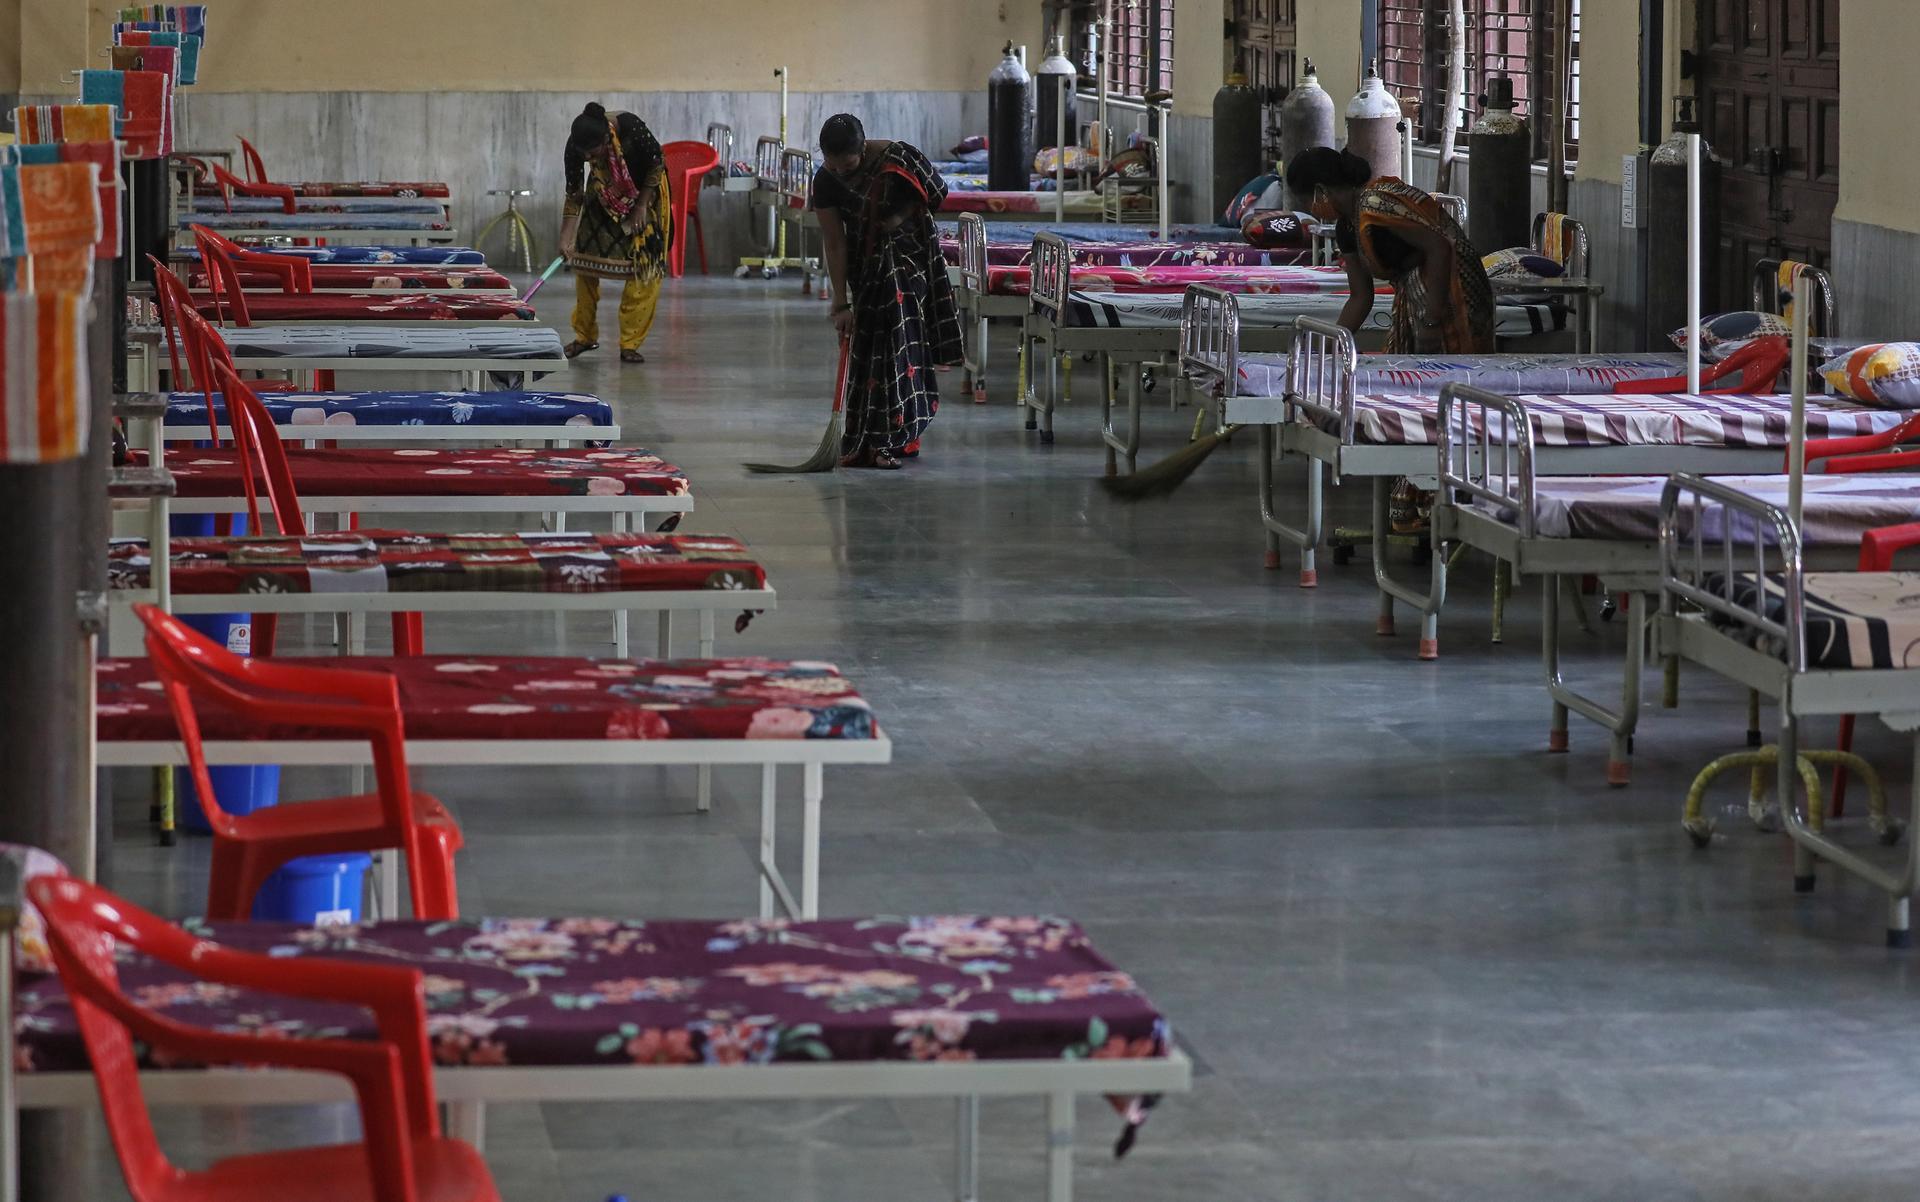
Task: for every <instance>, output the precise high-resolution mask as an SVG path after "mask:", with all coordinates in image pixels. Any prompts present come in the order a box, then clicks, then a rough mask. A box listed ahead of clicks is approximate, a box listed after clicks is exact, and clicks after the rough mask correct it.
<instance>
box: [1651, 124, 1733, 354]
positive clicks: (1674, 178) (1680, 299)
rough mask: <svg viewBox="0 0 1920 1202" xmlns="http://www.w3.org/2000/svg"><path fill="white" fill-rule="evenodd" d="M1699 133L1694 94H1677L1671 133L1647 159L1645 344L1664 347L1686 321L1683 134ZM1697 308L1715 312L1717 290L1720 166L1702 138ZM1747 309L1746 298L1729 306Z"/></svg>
mask: <svg viewBox="0 0 1920 1202" xmlns="http://www.w3.org/2000/svg"><path fill="white" fill-rule="evenodd" d="M1699 132H1700V123H1699V121H1697V120H1696V119H1695V118H1694V114H1693V100H1692V97H1688V96H1683V97H1680V98H1679V107H1678V110H1677V115H1676V116H1675V118H1674V122H1673V136H1672V137H1670V138H1668V139H1667V140H1666V141H1664V142H1662V143H1660V145H1659V146H1658V147H1656V148H1655V149H1654V152H1653V155H1652V157H1651V158H1650V159H1649V160H1648V163H1647V242H1648V252H1649V258H1650V261H1649V264H1648V269H1647V345H1648V346H1665V345H1667V336H1668V335H1669V334H1672V333H1673V332H1674V331H1675V330H1677V329H1679V328H1680V327H1681V326H1684V325H1686V324H1687V135H1688V134H1697V133H1699ZM1700 195H1701V202H1700V311H1701V313H1703V314H1705V313H1718V312H1720V311H1721V310H1722V309H1723V308H1725V307H1726V306H1725V305H1723V304H1722V300H1723V298H1722V297H1720V296H1719V291H1720V208H1719V205H1718V204H1717V203H1715V198H1716V197H1718V196H1719V195H1720V165H1719V164H1718V163H1717V162H1715V161H1714V158H1713V148H1712V147H1711V146H1708V145H1707V143H1706V140H1705V139H1702V140H1701V142H1700ZM1732 307H1734V308H1738V309H1744V308H1746V307H1747V306H1746V304H1745V303H1744V302H1742V303H1740V304H1736V305H1733V306H1732Z"/></svg>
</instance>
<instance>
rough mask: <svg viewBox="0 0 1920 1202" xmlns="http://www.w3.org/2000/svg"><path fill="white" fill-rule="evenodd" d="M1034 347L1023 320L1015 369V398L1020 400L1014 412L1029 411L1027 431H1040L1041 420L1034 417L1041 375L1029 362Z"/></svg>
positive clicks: (1015, 405)
mask: <svg viewBox="0 0 1920 1202" xmlns="http://www.w3.org/2000/svg"><path fill="white" fill-rule="evenodd" d="M1032 345H1033V339H1032V337H1031V336H1030V335H1029V334H1028V332H1027V326H1026V322H1025V320H1024V319H1023V320H1022V321H1021V323H1020V358H1019V366H1018V367H1017V368H1016V369H1015V370H1016V371H1017V372H1018V378H1017V379H1016V380H1015V382H1014V396H1015V397H1017V398H1019V399H1018V400H1017V401H1016V402H1015V404H1014V412H1015V413H1018V412H1019V411H1020V409H1021V407H1023V406H1024V407H1025V408H1026V411H1027V412H1026V418H1027V429H1029V430H1038V429H1039V428H1040V419H1039V418H1037V417H1035V416H1034V401H1035V400H1036V398H1035V396H1034V389H1035V387H1036V386H1037V381H1036V377H1038V376H1039V374H1040V373H1039V372H1037V371H1034V370H1033V368H1032V364H1031V363H1030V362H1029V358H1028V352H1029V350H1030V349H1031V347H1032Z"/></svg>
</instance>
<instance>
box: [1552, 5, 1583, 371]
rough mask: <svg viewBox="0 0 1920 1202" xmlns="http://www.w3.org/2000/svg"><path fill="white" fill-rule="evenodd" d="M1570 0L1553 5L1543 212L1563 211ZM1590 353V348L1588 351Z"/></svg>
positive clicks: (1570, 79)
mask: <svg viewBox="0 0 1920 1202" xmlns="http://www.w3.org/2000/svg"><path fill="white" fill-rule="evenodd" d="M1572 54H1573V0H1554V5H1553V103H1552V105H1551V107H1550V108H1549V110H1548V111H1549V112H1551V113H1552V114H1553V136H1552V137H1551V138H1550V139H1548V142H1547V208H1548V209H1549V210H1551V211H1552V212H1555V213H1564V212H1566V211H1567V93H1568V91H1569V90H1570V89H1571V88H1572V86H1573V61H1572V57H1571V56H1572ZM1589 349H1591V348H1589Z"/></svg>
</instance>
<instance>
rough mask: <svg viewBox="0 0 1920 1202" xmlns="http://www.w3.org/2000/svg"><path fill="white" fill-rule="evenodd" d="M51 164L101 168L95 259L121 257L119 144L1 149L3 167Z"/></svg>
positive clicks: (64, 144) (1, 147)
mask: <svg viewBox="0 0 1920 1202" xmlns="http://www.w3.org/2000/svg"><path fill="white" fill-rule="evenodd" d="M48 163H92V164H93V165H94V166H96V167H98V168H99V169H100V172H99V176H98V184H99V187H98V195H99V198H100V237H99V240H98V241H96V242H95V243H94V244H93V256H94V258H96V259H115V258H118V257H119V256H120V143H118V142H66V143H63V144H61V145H58V146H0V166H9V165H12V166H26V167H38V166H45V165H46V164H48Z"/></svg>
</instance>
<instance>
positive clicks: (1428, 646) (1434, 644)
mask: <svg viewBox="0 0 1920 1202" xmlns="http://www.w3.org/2000/svg"><path fill="white" fill-rule="evenodd" d="M1419 656H1420V658H1421V659H1439V658H1440V640H1439V639H1421V640H1420V651H1419Z"/></svg>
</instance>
